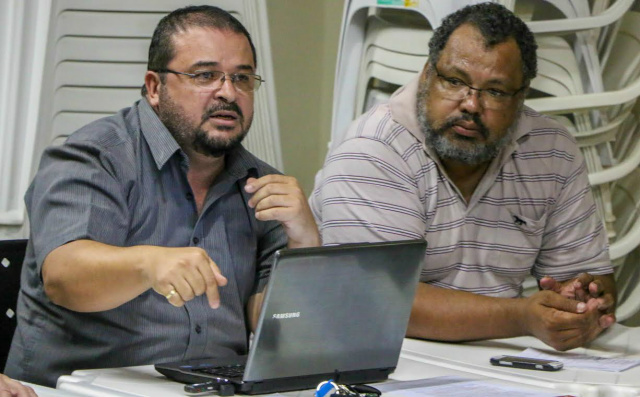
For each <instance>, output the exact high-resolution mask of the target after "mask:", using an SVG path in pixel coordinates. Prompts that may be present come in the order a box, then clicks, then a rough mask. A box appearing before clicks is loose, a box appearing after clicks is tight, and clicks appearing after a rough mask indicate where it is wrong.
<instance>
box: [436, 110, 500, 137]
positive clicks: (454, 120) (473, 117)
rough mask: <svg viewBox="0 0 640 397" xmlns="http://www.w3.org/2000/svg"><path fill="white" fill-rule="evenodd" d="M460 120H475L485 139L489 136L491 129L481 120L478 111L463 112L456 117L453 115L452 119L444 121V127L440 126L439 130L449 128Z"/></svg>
mask: <svg viewBox="0 0 640 397" xmlns="http://www.w3.org/2000/svg"><path fill="white" fill-rule="evenodd" d="M460 121H473V122H474V123H475V124H476V125H477V126H478V129H479V131H480V134H482V136H483V137H484V138H485V139H486V138H488V137H489V129H488V128H487V126H486V125H484V123H483V122H482V120H480V115H478V114H476V113H473V114H472V113H463V114H462V115H461V116H456V117H452V118H450V119H447V120H446V121H445V122H444V124H443V125H442V127H440V128H438V131H444V130H447V129H449V128H451V127H453V126H454V125H456V124H457V123H458V122H460Z"/></svg>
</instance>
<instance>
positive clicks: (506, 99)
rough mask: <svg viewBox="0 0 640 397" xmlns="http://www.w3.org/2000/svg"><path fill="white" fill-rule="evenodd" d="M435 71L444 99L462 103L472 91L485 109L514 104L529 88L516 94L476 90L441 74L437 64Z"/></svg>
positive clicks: (487, 89)
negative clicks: (516, 98)
mask: <svg viewBox="0 0 640 397" xmlns="http://www.w3.org/2000/svg"><path fill="white" fill-rule="evenodd" d="M433 70H435V72H436V76H438V85H437V86H438V89H439V91H440V93H441V94H442V96H443V97H444V98H446V99H450V100H452V101H461V100H463V99H464V98H466V97H467V96H468V95H471V94H472V91H476V92H477V93H478V100H479V101H480V103H481V104H482V106H483V107H484V108H485V109H491V110H500V109H503V108H504V107H505V106H508V105H510V104H511V103H512V100H513V98H514V97H515V96H516V95H518V94H519V93H521V92H522V91H523V90H524V89H525V88H527V86H526V85H523V86H522V87H520V88H518V89H517V90H516V91H514V92H505V91H503V90H500V89H497V88H476V87H473V86H471V85H469V84H467V83H465V82H464V81H462V80H460V79H458V78H456V77H449V76H445V75H443V74H441V73H440V72H439V71H438V68H437V66H436V65H435V64H434V65H433Z"/></svg>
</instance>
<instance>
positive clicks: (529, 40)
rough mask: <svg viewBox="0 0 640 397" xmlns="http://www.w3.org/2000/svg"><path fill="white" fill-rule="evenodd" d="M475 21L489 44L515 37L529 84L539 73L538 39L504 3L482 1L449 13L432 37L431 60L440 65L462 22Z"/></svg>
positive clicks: (475, 25) (474, 23)
mask: <svg viewBox="0 0 640 397" xmlns="http://www.w3.org/2000/svg"><path fill="white" fill-rule="evenodd" d="M464 24H471V25H473V26H474V27H475V28H477V29H478V30H479V31H480V33H481V34H482V36H483V37H484V39H485V43H486V46H487V47H488V48H491V47H493V46H494V45H496V44H500V43H504V42H505V41H507V40H508V39H509V38H511V37H513V38H514V40H515V41H516V43H517V44H518V47H519V48H520V56H521V58H522V76H523V80H524V83H525V84H528V83H529V82H530V81H531V80H532V79H533V78H534V77H536V74H537V73H538V60H537V57H536V49H537V48H538V45H537V44H536V39H535V37H534V36H533V33H531V31H530V30H529V27H528V26H527V24H526V23H524V21H522V19H520V18H518V17H517V16H516V15H515V14H514V13H513V12H511V11H509V10H508V9H507V8H506V7H504V6H503V5H500V4H497V3H480V4H474V5H469V6H466V7H464V8H461V9H460V10H458V11H456V12H454V13H452V14H450V15H448V16H446V17H445V18H444V19H443V20H442V24H441V25H440V26H439V27H438V28H437V29H436V30H435V31H434V32H433V37H431V40H430V41H429V63H431V65H436V64H437V63H438V60H439V59H440V54H441V52H442V50H443V49H444V47H445V46H446V45H447V41H448V40H449V37H450V36H451V34H452V33H453V31H454V30H456V29H457V28H459V27H460V26H461V25H464Z"/></svg>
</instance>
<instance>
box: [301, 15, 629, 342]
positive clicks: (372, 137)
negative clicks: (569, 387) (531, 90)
mask: <svg viewBox="0 0 640 397" xmlns="http://www.w3.org/2000/svg"><path fill="white" fill-rule="evenodd" d="M429 51H430V55H429V60H428V61H427V63H426V65H425V67H424V69H423V71H422V73H421V74H420V75H419V76H417V77H416V79H414V80H413V81H412V82H410V83H409V84H408V85H406V86H404V87H402V88H400V89H399V90H398V91H396V92H395V93H394V94H393V96H392V97H391V99H390V101H389V103H388V104H383V105H380V106H378V107H375V108H373V109H372V110H370V111H369V112H367V113H366V114H364V115H363V116H361V117H360V118H358V119H357V120H356V121H355V122H354V123H353V124H352V125H351V127H350V129H349V131H348V132H347V134H346V137H345V139H344V140H343V141H342V142H340V143H338V144H337V145H335V146H334V148H332V150H331V152H330V153H329V154H328V156H327V159H326V162H325V165H324V168H323V169H322V171H321V172H319V173H318V175H317V178H316V188H315V191H314V193H313V194H312V196H311V198H310V202H311V207H312V210H313V211H314V215H315V216H316V219H317V221H318V224H319V226H320V230H321V236H322V240H323V243H324V244H330V243H337V242H340V243H342V242H356V241H381V240H399V239H421V238H424V239H426V240H427V242H428V248H427V252H426V255H425V262H424V268H423V270H422V276H421V281H422V283H420V285H419V287H418V292H417V294H416V297H415V301H414V307H413V311H412V316H411V321H410V324H409V328H408V335H409V336H413V337H421V338H428V339H437V340H446V341H460V340H474V339H488V338H502V337H512V336H519V335H534V336H536V337H537V338H539V339H541V340H542V341H543V342H545V343H547V344H548V345H550V346H552V347H554V348H556V349H560V350H564V349H570V348H573V347H577V346H581V345H583V344H585V343H587V342H589V341H591V340H592V339H594V338H595V337H596V336H597V335H598V334H599V333H600V332H601V331H602V330H603V329H605V328H607V327H609V326H610V325H611V324H612V323H613V322H614V321H615V317H614V315H613V313H614V309H615V293H616V292H615V285H614V281H613V277H612V268H611V264H610V261H609V255H608V248H607V237H606V233H605V229H604V227H603V224H602V222H601V220H600V219H599V218H598V216H597V214H596V211H595V205H594V201H593V198H592V195H591V191H590V187H589V184H588V180H587V172H586V169H585V163H584V160H583V158H582V156H581V155H580V151H579V149H578V148H577V146H576V143H575V140H574V139H573V138H572V137H571V135H570V134H569V133H568V132H567V131H566V129H564V128H563V127H561V126H560V125H559V124H558V123H556V122H554V121H552V120H551V119H549V118H547V117H544V116H541V115H540V114H538V113H536V112H535V111H533V110H532V109H529V108H527V107H526V106H524V104H523V103H524V98H525V94H526V91H527V89H528V87H529V83H530V82H531V80H532V79H533V78H534V77H535V75H536V44H535V40H534V37H533V35H532V34H531V32H530V31H529V29H528V28H527V26H526V25H525V24H524V22H522V21H521V20H520V19H519V18H517V17H516V16H515V15H513V13H511V12H510V11H508V10H507V9H506V8H504V7H502V6H500V5H498V4H495V3H483V4H479V5H473V6H469V7H466V8H463V9H461V10H459V11H457V12H455V13H453V14H451V15H450V16H448V17H447V18H445V19H444V20H443V22H442V25H441V26H440V27H439V28H438V29H436V31H435V32H434V35H433V38H432V39H431V41H430V43H429ZM530 273H532V274H533V275H534V276H535V277H536V278H537V279H538V280H539V283H540V286H541V288H542V289H543V290H542V291H539V292H537V293H535V294H533V295H532V296H530V297H526V298H523V297H521V294H522V290H523V287H522V285H523V280H524V278H525V277H526V276H527V275H528V274H530ZM514 298H516V299H514Z"/></svg>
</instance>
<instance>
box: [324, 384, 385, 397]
mask: <svg viewBox="0 0 640 397" xmlns="http://www.w3.org/2000/svg"><path fill="white" fill-rule="evenodd" d="M380 394H381V393H380V390H378V389H376V388H375V387H372V386H368V385H343V384H340V383H336V382H334V381H333V380H327V381H324V382H321V383H320V384H319V385H318V387H316V393H315V397H379V396H380Z"/></svg>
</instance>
